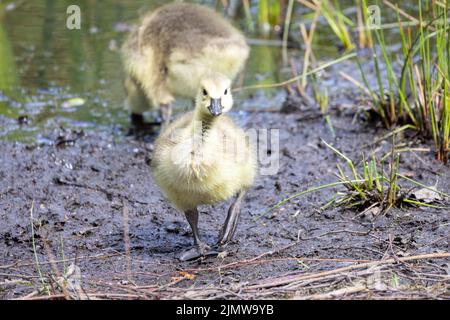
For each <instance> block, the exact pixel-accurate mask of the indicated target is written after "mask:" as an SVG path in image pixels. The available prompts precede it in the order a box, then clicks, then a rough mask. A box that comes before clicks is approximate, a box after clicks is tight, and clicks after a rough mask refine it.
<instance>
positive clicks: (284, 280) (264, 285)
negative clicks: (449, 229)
mask: <svg viewBox="0 0 450 320" xmlns="http://www.w3.org/2000/svg"><path fill="white" fill-rule="evenodd" d="M448 257H450V252H446V253H431V254H422V255H417V256H411V257H404V258H398V262H406V261H414V260H423V259H433V258H448ZM394 263H397V260H395V259H386V260H379V261H374V262H369V263H362V264H357V265H352V266H347V267H342V268H337V269H334V270H329V271H323V272H318V273H312V274H300V275H297V276H293V277H282V278H275V279H270V281H268V282H266V283H260V284H255V285H251V286H248V287H246V289H247V290H252V289H262V288H270V287H277V286H281V285H284V284H288V283H291V282H294V281H300V280H308V279H320V278H322V277H324V276H328V275H332V274H341V273H343V272H347V271H350V270H355V269H364V268H369V267H373V266H379V265H385V264H394Z"/></svg>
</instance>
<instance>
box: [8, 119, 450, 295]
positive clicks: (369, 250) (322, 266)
mask: <svg viewBox="0 0 450 320" xmlns="http://www.w3.org/2000/svg"><path fill="white" fill-rule="evenodd" d="M241 120H242V119H241ZM244 120H245V121H243V122H246V124H245V126H246V127H248V128H249V127H256V128H280V168H279V172H278V174H276V175H272V176H260V177H259V179H258V180H257V182H256V183H255V185H254V187H253V189H251V190H250V192H249V193H248V195H247V197H246V199H245V202H244V205H243V208H242V215H241V220H240V224H239V226H238V229H237V233H236V236H235V241H234V242H233V243H231V244H230V245H228V247H227V248H226V250H227V254H223V255H222V256H220V257H208V258H205V259H204V260H197V261H191V262H179V261H178V260H177V259H176V256H177V254H179V253H180V252H181V251H182V250H184V249H186V248H188V247H189V246H191V245H192V238H191V232H190V228H189V226H188V224H187V222H186V221H185V219H184V217H183V215H182V214H180V213H178V212H176V211H175V210H174V209H173V208H172V207H171V206H170V204H169V203H168V202H166V201H165V200H164V199H163V197H162V195H161V193H160V192H159V190H158V188H157V187H156V186H155V184H154V183H153V179H152V176H151V172H150V167H149V163H150V161H151V157H152V143H151V142H145V141H137V140H136V139H134V138H133V137H130V136H126V135H123V134H116V133H111V132H100V133H98V132H88V133H83V132H72V131H69V130H64V129H60V130H56V131H54V132H49V133H48V134H47V136H46V139H42V141H47V143H45V144H39V143H35V144H33V145H21V144H14V143H10V142H0V219H1V220H0V298H3V299H11V298H20V297H27V298H33V299H34V298H45V295H46V294H47V293H46V292H45V291H42V290H41V289H42V288H43V285H42V283H41V280H40V279H39V270H40V271H41V273H42V276H43V279H42V280H43V281H44V282H45V283H46V284H52V286H53V288H52V287H50V290H49V291H50V298H60V297H63V296H64V295H67V294H70V295H71V296H72V297H83V295H84V297H85V295H86V294H87V295H88V297H89V298H91V299H94V298H126V297H132V298H150V299H154V298H156V299H166V298H211V297H212V298H232V299H236V298H238V299H240V298H242V299H248V298H274V297H278V298H280V297H281V298H289V297H297V298H349V297H352V298H364V299H366V298H374V299H376V298H444V299H448V298H450V295H449V285H450V280H449V276H450V257H449V256H448V255H447V256H445V254H446V253H448V252H449V251H450V246H449V243H450V242H449V241H450V240H449V234H450V233H449V231H450V214H449V211H448V209H434V208H425V207H411V206H410V207H404V208H397V209H392V210H390V211H389V212H388V214H387V215H380V216H374V217H368V216H365V217H358V213H359V212H358V211H351V210H343V209H341V208H331V209H327V210H325V211H322V210H320V207H321V206H322V205H324V204H325V203H326V202H327V200H329V199H330V198H331V197H332V196H333V195H334V194H335V192H336V189H326V190H322V191H321V192H316V193H311V194H307V195H304V196H302V197H299V198H296V199H294V200H292V201H291V202H289V203H287V204H286V205H284V206H282V207H280V208H278V209H276V210H274V211H272V212H270V213H268V214H266V215H265V216H263V217H262V218H260V219H258V220H256V221H255V219H256V218H257V217H258V216H260V215H261V214H262V213H263V212H265V211H266V210H267V209H268V208H269V207H270V206H271V205H273V204H275V203H277V202H278V201H280V200H281V199H284V198H285V197H287V196H289V195H291V194H294V193H296V192H299V191H302V190H306V189H307V188H309V187H313V186H318V185H322V184H325V183H330V182H333V181H336V178H335V177H334V175H333V173H334V172H336V170H335V164H336V162H339V161H341V160H340V159H338V158H337V157H336V156H335V155H334V154H333V153H332V151H331V150H330V149H328V148H327V147H326V146H324V145H323V143H322V142H321V138H323V139H324V140H326V141H327V142H331V143H333V144H334V145H335V146H336V147H337V148H338V149H339V150H341V151H343V152H344V153H345V154H346V155H348V156H349V157H350V158H352V159H354V160H358V159H361V156H362V153H363V152H364V153H365V154H369V152H370V151H375V152H376V154H377V155H378V156H382V155H384V154H385V153H386V152H388V151H389V149H390V143H389V142H386V141H381V142H379V143H376V144H372V142H373V141H374V140H375V139H376V138H379V137H382V136H383V135H385V134H386V131H383V130H381V129H380V130H378V129H374V126H373V125H368V124H367V123H364V122H359V121H352V120H354V119H353V118H352V117H351V116H349V115H346V114H345V112H343V114H342V115H341V116H340V117H337V118H336V117H334V119H333V121H334V125H335V130H336V134H337V137H336V139H335V140H334V139H333V138H332V136H331V134H330V132H329V130H328V129H327V127H326V126H325V124H324V121H323V119H321V118H320V117H314V116H312V117H311V116H306V115H305V114H304V113H291V114H280V113H277V112H254V113H251V114H249V116H248V117H247V118H246V119H244ZM402 139H403V140H402ZM387 140H388V141H389V139H387ZM48 142H52V143H48ZM398 142H406V143H410V142H411V140H410V138H402V137H399V138H398ZM414 143H415V144H414V146H417V143H416V141H414ZM368 144H370V146H367V145H368ZM273 152H274V151H272V153H273ZM400 171H401V172H402V173H404V174H408V175H409V176H410V177H411V178H412V179H415V180H417V181H420V182H422V183H424V184H427V185H437V187H438V189H439V190H442V191H444V192H448V191H449V190H450V188H449V186H450V168H449V166H444V165H442V164H440V163H438V162H437V161H435V160H434V155H433V154H432V153H431V152H429V153H424V152H420V153H419V152H417V153H415V152H407V153H403V154H402V157H401V162H400ZM401 184H402V185H404V186H405V189H408V187H411V184H409V183H407V182H404V181H401ZM338 189H339V188H338ZM227 206H229V203H224V204H220V205H216V206H214V207H203V208H201V210H200V211H201V216H200V230H201V233H202V236H203V238H204V240H206V241H207V242H208V243H210V244H212V243H214V242H215V241H216V238H217V236H218V232H219V230H220V227H221V225H222V223H223V221H224V219H225V214H226V210H227ZM31 211H32V215H33V219H31ZM124 213H127V214H128V223H124V222H125V221H126V219H124ZM32 221H33V223H34V231H35V236H34V240H35V248H36V253H37V258H38V260H39V268H38V267H37V264H36V260H35V257H34V250H33V241H32V240H33V239H32V228H31V222H32ZM127 228H128V229H129V232H126V230H127ZM127 234H128V235H129V249H130V250H129V252H130V253H129V254H127V245H126V244H127V241H125V240H126V239H127V237H126V235H127ZM423 254H435V255H436V256H437V257H435V258H432V257H429V258H426V257H425V258H423V257H417V258H416V257H414V256H416V255H423ZM52 256H53V257H52ZM63 256H64V257H65V259H67V260H68V261H66V262H65V263H62V262H61V261H60V260H61V259H63ZM408 257H412V258H411V259H410V260H408ZM392 259H393V260H392ZM54 260H56V262H53V263H51V262H52V261H54ZM380 260H383V261H384V262H380V263H373V264H369V265H367V266H364V265H362V266H359V267H355V268H354V269H352V268H353V267H350V268H347V269H338V268H342V267H349V266H357V265H358V263H363V262H369V263H370V262H374V261H380ZM72 263H73V264H75V265H76V266H78V267H79V268H80V271H81V282H80V283H81V289H82V290H81V291H78V292H76V290H75V291H74V289H73V287H71V286H69V287H67V288H68V289H67V290H69V293H67V290H66V292H63V291H62V290H61V289H60V288H59V287H58V286H57V285H56V283H57V282H58V279H57V278H58V276H61V274H63V273H64V265H65V267H68V266H69V265H71V264H72ZM323 271H331V272H330V273H320V272H323ZM58 273H59V274H58ZM308 275H310V277H309V278H308ZM304 276H306V277H304ZM374 279H375V281H374ZM60 283H61V281H60Z"/></svg>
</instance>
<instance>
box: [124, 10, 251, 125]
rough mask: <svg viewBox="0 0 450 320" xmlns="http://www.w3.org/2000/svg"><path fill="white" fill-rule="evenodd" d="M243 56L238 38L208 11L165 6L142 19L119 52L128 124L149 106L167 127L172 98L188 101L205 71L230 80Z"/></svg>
mask: <svg viewBox="0 0 450 320" xmlns="http://www.w3.org/2000/svg"><path fill="white" fill-rule="evenodd" d="M248 54H249V47H248V46H247V44H246V43H245V38H244V36H243V35H242V34H241V33H240V32H239V31H238V30H237V29H235V28H234V27H233V26H232V25H231V24H230V23H229V22H228V21H226V20H225V19H224V18H222V17H221V16H220V15H219V14H217V13H216V12H215V11H213V10H211V9H209V8H206V7H203V6H200V5H195V4H167V5H164V6H162V7H160V8H158V9H156V10H155V11H154V12H151V13H149V14H147V15H146V16H145V17H144V19H143V20H142V22H141V24H140V26H139V27H136V28H135V29H134V30H133V31H132V32H131V33H130V35H129V36H128V38H127V40H126V41H125V43H124V45H123V46H122V56H123V60H124V66H125V73H126V79H125V89H126V92H127V105H128V107H129V108H130V110H131V120H132V122H133V124H135V125H142V124H143V117H142V113H143V112H144V111H147V110H149V109H151V106H153V108H156V109H158V110H159V111H160V114H161V117H162V120H163V122H164V123H168V121H169V120H170V115H171V106H170V105H171V103H172V102H173V101H174V100H175V98H176V97H185V98H189V99H192V100H194V99H195V95H196V93H197V90H198V87H199V84H200V80H201V76H202V75H203V74H205V72H207V71H215V72H220V73H222V74H223V75H225V76H227V77H228V78H230V79H231V80H232V79H234V78H235V77H236V75H237V74H238V73H239V71H241V70H242V68H243V66H244V64H245V61H246V60H247V57H248Z"/></svg>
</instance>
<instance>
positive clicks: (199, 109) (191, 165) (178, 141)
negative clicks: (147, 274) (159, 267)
mask: <svg viewBox="0 0 450 320" xmlns="http://www.w3.org/2000/svg"><path fill="white" fill-rule="evenodd" d="M230 85H231V82H230V80H229V79H228V78H227V77H225V76H223V75H222V74H219V73H208V74H206V75H205V76H204V77H202V80H201V81H200V85H199V90H198V92H197V96H196V100H195V109H194V111H191V112H189V113H187V114H185V115H183V116H181V117H180V118H179V119H177V120H176V121H174V122H173V123H172V124H170V125H169V127H168V128H166V129H165V130H164V131H163V132H162V133H161V135H160V136H159V137H158V139H157V140H156V142H155V149H154V155H153V159H152V164H151V166H152V171H153V177H154V180H155V182H156V184H157V185H158V186H159V187H160V189H161V191H162V192H163V194H164V195H165V196H166V198H167V199H168V200H169V201H170V202H171V203H172V204H173V205H174V206H175V207H176V208H177V209H178V210H180V211H183V212H184V214H185V216H186V219H187V221H188V222H189V225H190V226H191V229H192V232H193V236H194V247H193V248H192V249H190V250H188V251H186V252H184V253H183V254H181V256H180V257H179V258H180V260H183V261H185V260H191V259H194V258H198V257H200V256H204V255H209V254H214V253H217V252H214V251H209V250H210V247H208V246H207V245H206V244H205V243H204V242H202V241H201V239H200V236H199V231H198V227H197V223H198V210H197V207H198V206H199V205H204V204H215V203H219V202H221V201H224V200H227V199H229V198H231V197H233V196H234V195H236V198H235V200H234V202H233V203H232V205H231V206H230V208H229V210H228V215H227V218H226V220H225V223H224V225H223V227H222V229H221V231H220V233H219V240H218V245H219V246H224V245H226V244H227V243H228V242H229V241H230V240H231V239H232V237H233V235H234V233H235V231H236V227H237V222H238V217H239V213H240V205H241V202H242V199H243V198H244V195H245V192H246V190H248V188H249V187H250V186H251V185H252V184H253V180H254V178H255V174H256V161H255V151H254V148H253V147H252V145H251V144H250V141H249V139H247V138H248V137H247V136H246V134H245V133H244V131H243V130H242V129H240V128H239V127H237V126H236V125H235V124H234V123H233V121H232V120H231V119H230V118H228V117H227V116H225V115H223V114H224V113H226V112H228V111H229V110H230V109H231V107H232V104H233V99H232V96H231V92H230Z"/></svg>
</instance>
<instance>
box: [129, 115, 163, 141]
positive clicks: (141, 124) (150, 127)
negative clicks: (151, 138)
mask: <svg viewBox="0 0 450 320" xmlns="http://www.w3.org/2000/svg"><path fill="white" fill-rule="evenodd" d="M130 120H131V127H130V128H129V131H128V135H132V136H136V137H138V138H140V137H143V136H145V135H147V134H154V133H155V132H156V131H157V128H159V126H160V125H161V121H160V120H155V121H152V122H145V120H144V116H143V115H142V114H138V113H132V114H131V115H130Z"/></svg>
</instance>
